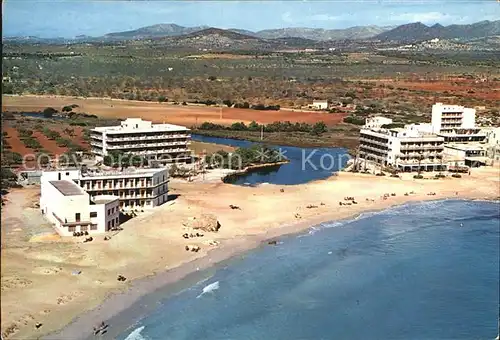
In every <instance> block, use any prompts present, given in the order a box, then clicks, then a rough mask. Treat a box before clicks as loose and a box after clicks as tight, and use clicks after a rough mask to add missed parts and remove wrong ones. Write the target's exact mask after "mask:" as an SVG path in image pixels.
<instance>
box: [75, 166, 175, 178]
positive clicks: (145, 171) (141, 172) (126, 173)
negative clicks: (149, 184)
mask: <svg viewBox="0 0 500 340" xmlns="http://www.w3.org/2000/svg"><path fill="white" fill-rule="evenodd" d="M163 171H167V169H166V168H141V169H124V170H123V171H120V170H95V169H89V170H88V171H86V172H82V173H81V175H80V179H83V178H87V179H88V178H93V177H132V176H153V175H154V174H156V173H159V172H163Z"/></svg>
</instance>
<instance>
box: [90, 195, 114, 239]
mask: <svg viewBox="0 0 500 340" xmlns="http://www.w3.org/2000/svg"><path fill="white" fill-rule="evenodd" d="M89 210H90V212H95V213H97V217H92V218H91V221H92V222H93V223H96V224H97V230H96V231H94V232H97V233H104V232H106V231H108V230H109V229H110V228H112V227H118V226H119V225H120V203H119V200H118V198H116V199H115V200H113V201H110V202H107V203H105V204H91V205H90V207H89ZM112 221H115V222H114V224H113V223H112ZM108 223H109V228H108Z"/></svg>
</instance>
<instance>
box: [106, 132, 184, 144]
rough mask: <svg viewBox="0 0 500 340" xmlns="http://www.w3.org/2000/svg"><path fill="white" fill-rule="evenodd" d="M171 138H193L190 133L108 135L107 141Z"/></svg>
mask: <svg viewBox="0 0 500 340" xmlns="http://www.w3.org/2000/svg"><path fill="white" fill-rule="evenodd" d="M171 138H186V139H189V138H191V135H188V134H175V135H157V136H137V137H114V136H112V135H108V136H107V138H106V141H107V142H111V143H112V142H123V141H141V140H157V139H171Z"/></svg>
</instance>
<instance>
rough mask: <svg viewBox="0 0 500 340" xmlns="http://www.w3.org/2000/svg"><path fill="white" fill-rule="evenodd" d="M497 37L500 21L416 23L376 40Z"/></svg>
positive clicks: (401, 27)
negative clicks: (458, 23)
mask: <svg viewBox="0 0 500 340" xmlns="http://www.w3.org/2000/svg"><path fill="white" fill-rule="evenodd" d="M495 35H500V20H497V21H488V20H485V21H480V22H477V23H474V24H470V25H449V26H442V25H440V24H435V25H433V26H427V25H424V24H423V23H421V22H415V23H411V24H406V25H401V26H398V27H396V28H394V29H392V30H389V31H386V32H383V33H380V34H378V35H376V36H375V37H374V39H378V40H385V41H388V40H392V41H407V42H415V41H422V40H429V39H433V38H440V39H460V40H469V39H476V38H484V37H490V36H495Z"/></svg>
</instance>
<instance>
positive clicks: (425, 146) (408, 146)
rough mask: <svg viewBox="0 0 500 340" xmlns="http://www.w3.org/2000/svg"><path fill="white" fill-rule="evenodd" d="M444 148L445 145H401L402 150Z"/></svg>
mask: <svg viewBox="0 0 500 340" xmlns="http://www.w3.org/2000/svg"><path fill="white" fill-rule="evenodd" d="M441 149H444V146H443V145H431V144H423V145H401V150H441Z"/></svg>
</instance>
